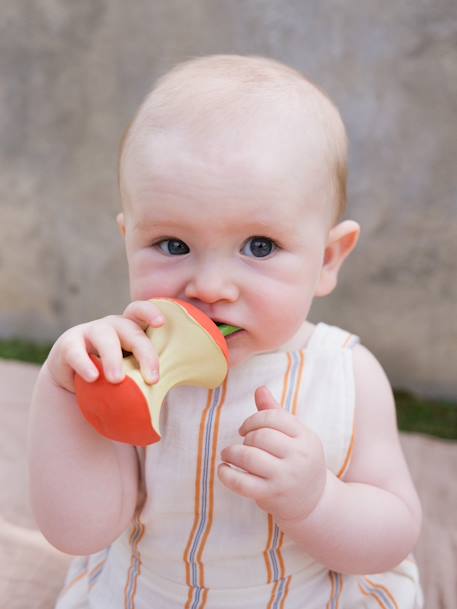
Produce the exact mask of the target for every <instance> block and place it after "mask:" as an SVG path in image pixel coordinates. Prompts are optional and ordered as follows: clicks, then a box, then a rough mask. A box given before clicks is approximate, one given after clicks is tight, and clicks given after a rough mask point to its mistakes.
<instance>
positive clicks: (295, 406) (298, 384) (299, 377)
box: [291, 351, 305, 415]
mask: <svg viewBox="0 0 457 609" xmlns="http://www.w3.org/2000/svg"><path fill="white" fill-rule="evenodd" d="M304 369H305V352H304V351H300V368H299V370H298V375H297V382H296V385H295V389H294V399H293V402H292V411H291V412H292V414H293V415H296V414H297V411H298V397H299V395H300V389H301V382H302V379H303V370H304Z"/></svg>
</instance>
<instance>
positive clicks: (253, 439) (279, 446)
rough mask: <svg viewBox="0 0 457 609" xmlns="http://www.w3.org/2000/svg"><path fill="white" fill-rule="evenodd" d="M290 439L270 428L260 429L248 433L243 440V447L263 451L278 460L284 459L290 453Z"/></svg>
mask: <svg viewBox="0 0 457 609" xmlns="http://www.w3.org/2000/svg"><path fill="white" fill-rule="evenodd" d="M290 443H291V439H290V437H289V436H287V435H285V434H284V433H282V432H280V431H278V430H277V429H271V427H261V428H260V429H254V431H249V432H248V433H247V434H246V435H245V436H244V440H243V444H244V445H245V446H255V447H256V448H260V449H261V450H264V451H266V452H268V453H270V454H271V455H273V456H274V457H277V458H278V459H285V458H286V457H288V456H289V455H290V452H291V445H290Z"/></svg>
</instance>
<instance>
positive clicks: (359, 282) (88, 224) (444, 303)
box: [0, 0, 457, 399]
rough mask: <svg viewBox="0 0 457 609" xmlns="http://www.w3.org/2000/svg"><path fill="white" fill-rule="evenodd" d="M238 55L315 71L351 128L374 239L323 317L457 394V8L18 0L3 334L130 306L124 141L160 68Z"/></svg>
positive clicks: (0, 293)
mask: <svg viewBox="0 0 457 609" xmlns="http://www.w3.org/2000/svg"><path fill="white" fill-rule="evenodd" d="M232 52H235V53H245V54H262V55H266V56H270V57H274V58H276V59H279V60H281V61H284V62H286V63H289V64H291V65H293V66H295V67H296V68H298V69H300V70H302V71H303V72H304V73H305V74H306V75H308V76H309V77H310V78H311V79H313V80H314V81H316V82H318V83H319V84H320V85H321V86H322V87H323V88H324V89H325V90H326V91H327V92H328V93H329V94H330V96H331V97H332V98H333V99H334V100H335V102H336V103H337V105H338V106H339V108H340V110H341V113H342V115H343V118H344V120H345V123H346V125H347V129H348V132H349V137H350V140H351V158H350V214H349V215H350V216H351V217H353V218H354V219H356V220H358V221H359V222H360V223H361V224H362V229H363V230H362V237H361V241H360V246H359V248H358V251H357V252H356V253H355V254H354V255H353V257H352V259H351V261H350V263H349V264H348V265H347V267H346V268H345V269H344V272H343V274H342V277H341V282H340V285H339V287H338V288H337V290H336V292H335V293H334V295H332V296H331V297H329V298H328V299H326V300H322V301H319V302H318V303H316V306H315V307H314V308H313V315H312V317H313V319H314V320H317V319H322V320H324V321H329V322H331V323H335V324H340V325H343V326H345V327H347V328H348V329H350V330H352V331H353V332H355V333H357V334H359V335H360V336H361V337H362V339H363V342H364V343H365V344H366V345H367V346H368V347H369V348H371V349H372V350H373V351H374V352H375V354H376V355H377V356H378V358H379V359H380V361H381V363H382V364H383V365H384V367H385V368H386V370H387V372H388V375H389V377H390V379H391V381H392V382H393V384H394V385H395V386H397V387H403V388H409V389H413V390H415V391H418V392H420V393H425V394H430V395H437V396H446V397H449V398H454V399H455V398H456V397H457V310H456V309H457V307H456V303H457V272H456V271H457V162H456V159H457V4H456V3H455V0H421V1H412V0H410V1H407V0H395V1H394V0H387V1H386V2H383V3H379V2H378V0H364V2H361V1H356V0H352V1H351V0H349V1H348V2H342V1H341V0H322V1H321V2H305V1H300V0H281V2H279V1H275V0H252V1H250V0H244V1H243V0H226V1H222V0H192V1H190V0H189V1H188V0H181V1H179V0H133V1H132V2H124V1H122V0H78V2H70V1H67V2H59V1H58V0H34V2H30V1H27V0H2V3H1V5H0V70H1V76H0V77H1V86H0V142H1V148H0V206H1V207H0V211H1V216H0V336H1V337H11V336H20V337H24V338H31V339H35V340H44V339H46V340H52V339H54V338H56V337H57V336H58V334H59V333H61V332H62V331H63V330H64V329H66V328H68V327H69V326H71V325H74V324H76V323H80V322H82V321H85V320H89V319H93V318H96V317H98V316H101V315H105V314H107V313H111V312H120V311H121V310H122V309H123V307H124V306H125V305H126V304H127V302H128V299H129V297H128V290H127V274H126V265H125V262H124V258H123V251H122V243H121V239H120V237H119V236H118V232H117V228H116V225H115V215H116V212H117V211H118V209H119V197H118V192H117V183H116V157H117V150H118V144H119V139H120V137H121V134H122V132H123V130H124V129H125V128H126V126H127V125H128V122H129V120H130V119H131V117H132V115H133V113H134V111H135V110H136V108H137V106H138V104H139V103H140V101H141V100H142V98H143V96H144V95H145V93H146V92H147V91H148V89H149V88H150V86H151V84H152V82H153V80H154V79H155V78H156V77H157V76H158V75H159V74H162V73H163V72H164V71H166V70H167V69H168V68H170V67H171V66H172V65H173V64H175V63H176V62H178V61H180V60H183V59H186V58H188V57H191V56H196V55H203V54H208V53H232Z"/></svg>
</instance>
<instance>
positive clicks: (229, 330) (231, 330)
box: [215, 321, 243, 338]
mask: <svg viewBox="0 0 457 609" xmlns="http://www.w3.org/2000/svg"><path fill="white" fill-rule="evenodd" d="M215 324H216V326H217V327H218V328H219V330H220V331H221V332H222V334H223V335H224V336H225V337H226V338H227V336H230V335H231V334H235V333H236V332H241V330H242V329H243V328H239V327H238V326H231V325H230V324H224V323H221V322H219V321H216V322H215Z"/></svg>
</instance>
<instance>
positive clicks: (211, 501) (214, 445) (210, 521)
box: [197, 379, 227, 608]
mask: <svg viewBox="0 0 457 609" xmlns="http://www.w3.org/2000/svg"><path fill="white" fill-rule="evenodd" d="M226 395H227V379H226V380H225V381H224V385H223V387H222V396H221V399H220V402H219V404H218V408H217V410H216V418H215V421H214V433H213V442H212V446H211V467H210V479H209V501H208V522H207V524H206V529H205V531H204V533H203V536H202V540H201V542H200V548H199V550H198V552H197V563H198V565H199V566H200V569H201V572H200V574H201V579H200V586H201V587H202V588H203V587H204V586H205V565H204V563H203V560H202V558H203V552H204V550H205V547H206V542H207V540H208V537H209V534H210V531H211V528H212V526H213V520H214V478H215V474H216V457H217V443H218V441H219V428H220V420H221V412H222V406H223V405H224V402H225V397H226ZM200 606H201V607H202V608H203V606H204V605H200Z"/></svg>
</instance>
